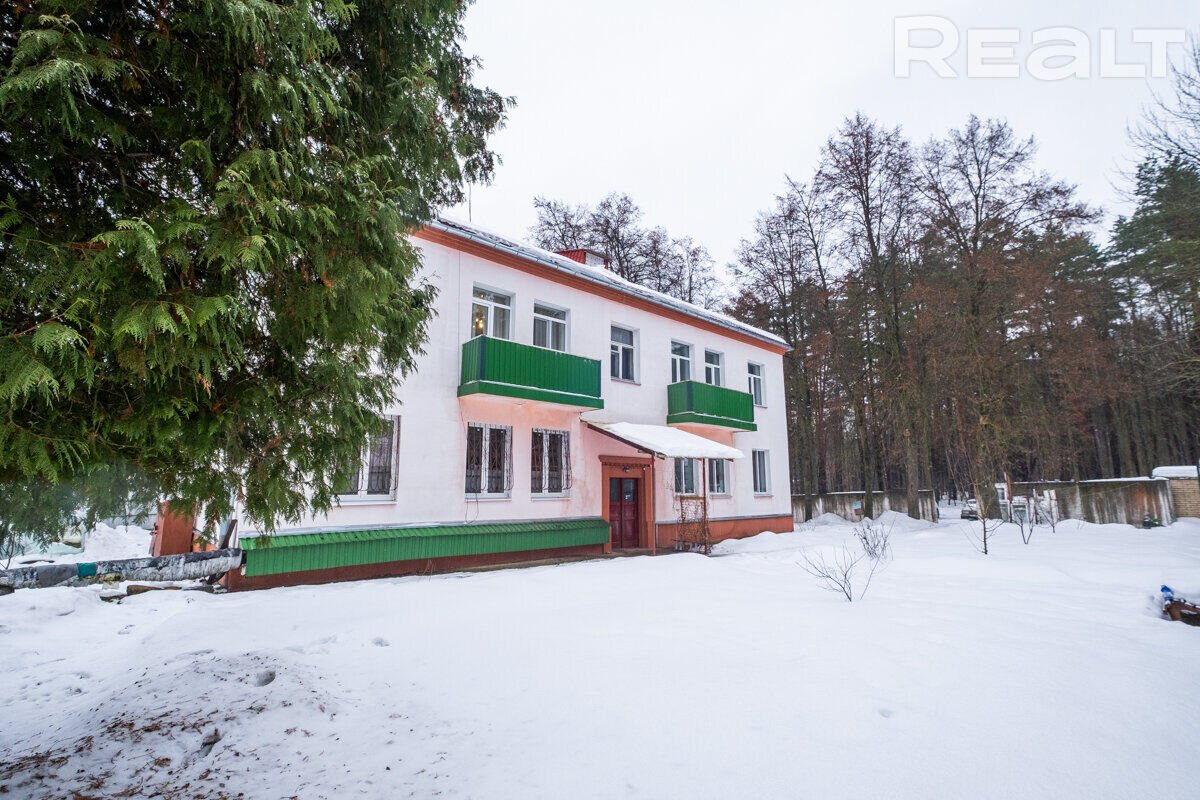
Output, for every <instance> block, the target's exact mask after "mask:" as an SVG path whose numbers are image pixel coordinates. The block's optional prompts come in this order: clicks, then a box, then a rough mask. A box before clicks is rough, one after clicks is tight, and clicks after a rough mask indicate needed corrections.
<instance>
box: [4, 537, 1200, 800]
mask: <svg viewBox="0 0 1200 800" xmlns="http://www.w3.org/2000/svg"><path fill="white" fill-rule="evenodd" d="M888 521H889V522H891V523H894V527H893V533H892V540H893V541H892V544H893V549H894V560H893V562H892V563H891V565H890V566H889V567H888V568H887V569H886V570H884V571H883V572H881V573H879V574H878V575H877V576H876V577H875V580H874V583H873V584H872V586H871V589H870V592H869V593H868V594H867V596H866V597H865V598H864V599H863V600H862V601H861V602H855V603H853V604H851V603H847V602H845V601H844V600H842V599H841V598H840V597H839V596H838V595H836V594H832V593H829V592H825V591H822V590H821V589H820V588H818V586H817V585H816V581H815V579H814V578H812V577H811V576H810V575H808V574H807V573H805V572H804V571H803V570H802V569H801V568H800V566H798V563H797V562H798V561H800V560H801V558H802V554H803V553H814V552H817V553H819V552H827V551H829V550H831V549H833V548H836V547H837V546H838V545H839V544H840V543H841V542H843V541H845V540H847V539H849V538H850V537H851V536H852V530H853V528H852V526H851V525H849V524H848V523H841V522H831V521H830V520H829V519H828V518H823V519H822V520H819V521H818V522H816V523H814V524H810V525H806V526H802V527H801V529H799V530H797V531H795V532H793V533H788V534H778V535H776V534H764V535H762V536H759V537H755V538H753V539H748V540H744V541H741V542H731V543H725V544H723V545H721V546H719V548H718V554H717V555H715V556H713V557H704V556H700V555H691V554H677V555H669V556H661V557H657V558H650V557H639V558H625V559H616V560H609V561H594V562H586V563H576V564H567V565H560V566H552V567H538V568H530V569H521V570H506V571H498V572H484V573H475V574H456V575H445V576H436V577H417V578H407V579H396V580H379V581H365V582H359V583H350V584H339V585H330V586H320V587H297V588H289V589H276V590H271V591H263V592H249V593H243V594H234V595H210V594H205V593H202V592H191V591H158V592H149V593H146V594H141V595H137V596H132V597H128V598H126V599H124V600H122V601H121V602H120V603H104V602H101V600H100V599H99V592H98V590H96V589H90V588H78V589H43V590H22V591H18V592H16V593H15V594H13V595H10V596H8V597H0V652H3V654H4V678H3V681H2V682H0V686H2V687H3V688H2V689H0V720H2V723H0V786H3V787H4V788H6V789H7V794H4V797H12V798H16V797H38V798H41V797H71V796H74V797H80V798H91V797H97V798H98V797H112V796H115V795H117V794H118V793H119V792H122V791H125V792H128V796H149V795H152V794H154V793H155V792H158V793H159V795H158V796H161V797H165V798H184V797H186V798H193V797H245V798H255V800H257V799H259V798H288V797H299V798H325V797H339V798H345V797H379V798H393V797H418V798H428V797H434V796H440V797H474V798H521V800H526V799H527V798H612V797H631V798H797V797H813V798H864V797H872V798H874V797H888V798H972V800H978V799H980V798H1006V799H1007V798H1017V797H1023V798H1024V797H1029V798H1049V797H1054V798H1088V799H1089V800H1094V798H1149V797H1166V798H1185V797H1195V796H1197V795H1196V793H1197V787H1198V786H1200V765H1198V763H1197V759H1196V751H1197V747H1198V746H1200V681H1198V680H1197V677H1196V676H1197V671H1198V667H1200V628H1195V627H1190V626H1187V625H1183V624H1180V623H1172V622H1168V621H1165V620H1164V619H1163V618H1162V617H1161V615H1160V613H1159V600H1158V587H1159V585H1160V584H1162V583H1168V584H1170V585H1172V586H1173V587H1174V588H1175V590H1176V592H1177V593H1179V594H1183V595H1191V596H1197V595H1200V520H1185V521H1183V522H1180V523H1177V524H1175V525H1173V526H1171V527H1169V528H1164V529H1157V530H1151V531H1140V530H1135V529H1133V528H1131V527H1127V526H1118V525H1108V526H1095V525H1087V524H1080V523H1077V522H1065V523H1061V524H1060V525H1059V526H1058V530H1057V531H1056V532H1054V533H1050V532H1049V531H1042V530H1039V531H1038V533H1037V534H1036V535H1035V537H1034V539H1033V542H1032V543H1031V544H1029V545H1024V544H1022V542H1021V540H1020V537H1019V536H1018V534H1017V532H1016V530H1015V529H1013V528H1012V527H1011V526H1007V527H1005V528H1002V529H1001V531H1000V532H999V534H998V535H997V536H996V538H995V539H994V541H993V552H992V554H991V555H988V556H984V555H982V554H980V553H978V552H976V551H975V550H974V549H973V548H972V545H971V542H970V538H971V531H972V530H974V531H976V532H977V531H978V524H977V523H964V522H960V521H959V520H957V519H949V520H947V521H946V522H945V523H943V524H941V525H937V526H931V525H926V524H923V523H914V522H912V521H910V520H907V519H904V518H898V517H896V516H895V515H890V514H889V515H888ZM122 796H125V795H122Z"/></svg>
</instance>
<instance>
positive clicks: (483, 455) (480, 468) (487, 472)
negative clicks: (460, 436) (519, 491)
mask: <svg viewBox="0 0 1200 800" xmlns="http://www.w3.org/2000/svg"><path fill="white" fill-rule="evenodd" d="M511 490H512V428H511V427H509V426H507V425H481V424H479V423H476V422H471V423H468V425H467V494H469V495H472V496H474V497H480V498H484V497H507V496H508V494H509V492H510V491H511Z"/></svg>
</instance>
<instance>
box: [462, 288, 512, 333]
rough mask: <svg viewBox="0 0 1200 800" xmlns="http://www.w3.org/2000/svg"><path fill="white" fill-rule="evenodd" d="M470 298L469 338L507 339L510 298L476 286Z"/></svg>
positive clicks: (510, 310) (510, 307) (510, 311)
mask: <svg viewBox="0 0 1200 800" xmlns="http://www.w3.org/2000/svg"><path fill="white" fill-rule="evenodd" d="M471 298H472V299H471V338H472V339H474V338H475V337H476V336H494V337H495V338H497V339H507V338H509V321H510V319H511V317H512V296H511V295H507V294H501V293H499V292H493V291H492V290H490V289H481V288H480V287H478V286H476V287H475V290H474V292H473V293H472V295H471Z"/></svg>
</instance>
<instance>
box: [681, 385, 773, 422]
mask: <svg viewBox="0 0 1200 800" xmlns="http://www.w3.org/2000/svg"><path fill="white" fill-rule="evenodd" d="M677 422H692V423H697V424H701V425H720V426H722V427H726V428H737V429H739V430H743V431H754V430H758V426H756V425H755V424H754V398H752V397H751V396H750V394H749V393H748V392H739V391H737V390H736V389H727V388H725V387H724V386H713V385H711V384H707V383H701V382H699V381H681V382H679V383H672V384H671V385H670V386H668V387H667V423H668V424H672V423H677Z"/></svg>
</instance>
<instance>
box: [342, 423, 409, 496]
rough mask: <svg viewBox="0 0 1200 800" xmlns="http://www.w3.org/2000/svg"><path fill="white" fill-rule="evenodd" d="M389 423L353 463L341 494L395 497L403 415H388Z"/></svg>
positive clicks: (368, 443)
mask: <svg viewBox="0 0 1200 800" xmlns="http://www.w3.org/2000/svg"><path fill="white" fill-rule="evenodd" d="M387 422H388V425H387V426H386V427H385V428H384V430H383V431H382V432H381V433H378V434H376V435H374V436H372V437H371V438H370V439H369V440H368V442H367V446H366V447H365V448H364V449H363V451H362V453H361V454H360V456H359V459H358V462H357V463H356V464H353V465H351V468H350V474H349V476H348V477H347V479H346V481H345V483H343V484H342V485H340V486H338V487H337V490H338V494H339V495H341V496H342V498H343V499H345V498H354V497H362V498H380V497H393V496H394V495H395V491H396V454H397V452H398V450H399V448H398V443H399V440H400V419H399V418H398V417H388V418H387Z"/></svg>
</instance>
